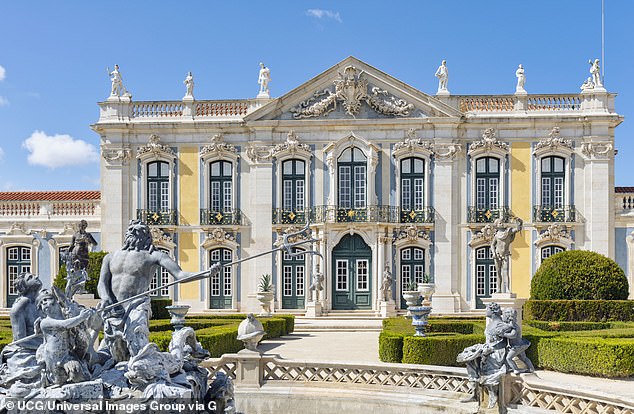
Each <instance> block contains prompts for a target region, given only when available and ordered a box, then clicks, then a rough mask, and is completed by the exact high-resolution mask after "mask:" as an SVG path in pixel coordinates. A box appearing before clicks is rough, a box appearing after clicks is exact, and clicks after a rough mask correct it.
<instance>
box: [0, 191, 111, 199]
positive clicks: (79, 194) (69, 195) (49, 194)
mask: <svg viewBox="0 0 634 414" xmlns="http://www.w3.org/2000/svg"><path fill="white" fill-rule="evenodd" d="M100 199H101V191H98V190H88V191H4V192H0V201H75V200H100Z"/></svg>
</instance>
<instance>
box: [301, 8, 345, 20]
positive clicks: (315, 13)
mask: <svg viewBox="0 0 634 414" xmlns="http://www.w3.org/2000/svg"><path fill="white" fill-rule="evenodd" d="M306 14H307V15H308V16H312V17H316V18H318V19H323V18H326V19H333V20H336V21H338V22H339V23H343V20H341V15H339V12H334V11H332V10H323V9H308V10H306Z"/></svg>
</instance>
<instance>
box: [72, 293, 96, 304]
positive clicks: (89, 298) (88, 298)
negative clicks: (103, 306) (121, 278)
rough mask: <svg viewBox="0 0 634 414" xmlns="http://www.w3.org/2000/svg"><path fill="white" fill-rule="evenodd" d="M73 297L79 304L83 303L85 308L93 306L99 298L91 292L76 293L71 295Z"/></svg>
mask: <svg viewBox="0 0 634 414" xmlns="http://www.w3.org/2000/svg"><path fill="white" fill-rule="evenodd" d="M73 299H75V300H76V301H77V303H79V304H80V305H84V306H85V307H87V308H95V307H97V304H98V303H99V299H96V298H95V295H93V294H91V293H77V294H75V296H73Z"/></svg>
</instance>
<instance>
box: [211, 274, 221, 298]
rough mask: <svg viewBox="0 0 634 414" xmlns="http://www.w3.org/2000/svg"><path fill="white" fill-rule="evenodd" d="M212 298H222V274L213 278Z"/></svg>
mask: <svg viewBox="0 0 634 414" xmlns="http://www.w3.org/2000/svg"><path fill="white" fill-rule="evenodd" d="M211 296H220V274H215V275H213V276H212V277H211Z"/></svg>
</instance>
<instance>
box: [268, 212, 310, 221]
mask: <svg viewBox="0 0 634 414" xmlns="http://www.w3.org/2000/svg"><path fill="white" fill-rule="evenodd" d="M307 213H308V214H307ZM309 213H310V212H306V211H293V210H284V209H281V208H274V209H273V224H306V216H307V215H309Z"/></svg>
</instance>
